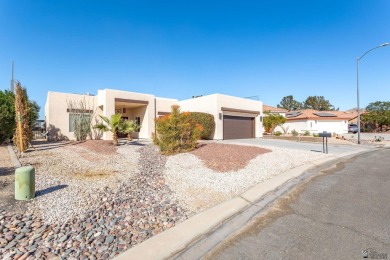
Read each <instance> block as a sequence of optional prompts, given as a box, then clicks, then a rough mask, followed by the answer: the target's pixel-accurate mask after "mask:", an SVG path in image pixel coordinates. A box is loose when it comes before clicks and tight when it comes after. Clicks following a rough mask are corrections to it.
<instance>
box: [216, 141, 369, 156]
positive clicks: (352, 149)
mask: <svg viewBox="0 0 390 260" xmlns="http://www.w3.org/2000/svg"><path fill="white" fill-rule="evenodd" d="M222 142H223V143H227V144H229V143H230V144H246V145H257V146H270V147H280V148H287V149H295V150H304V151H312V152H320V153H321V152H322V143H308V142H293V141H286V140H275V139H236V140H224V141H222ZM372 149H373V147H369V146H364V145H355V144H351V145H348V144H328V153H329V154H334V155H339V156H343V155H349V154H354V153H359V152H363V151H367V150H372Z"/></svg>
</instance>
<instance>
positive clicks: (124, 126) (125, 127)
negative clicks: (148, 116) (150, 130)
mask: <svg viewBox="0 0 390 260" xmlns="http://www.w3.org/2000/svg"><path fill="white" fill-rule="evenodd" d="M139 129H140V126H139V125H138V124H137V122H136V121H135V120H130V121H129V120H123V121H122V122H121V123H120V124H119V129H118V130H119V132H120V133H124V134H127V140H128V141H131V140H132V138H131V134H132V133H134V132H136V131H138V130H139Z"/></svg>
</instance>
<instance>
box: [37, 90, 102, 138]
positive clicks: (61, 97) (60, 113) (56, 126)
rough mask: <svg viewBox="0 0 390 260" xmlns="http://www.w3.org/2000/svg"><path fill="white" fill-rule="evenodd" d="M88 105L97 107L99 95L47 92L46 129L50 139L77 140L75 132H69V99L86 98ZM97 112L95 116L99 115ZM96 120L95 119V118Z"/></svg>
mask: <svg viewBox="0 0 390 260" xmlns="http://www.w3.org/2000/svg"><path fill="white" fill-rule="evenodd" d="M84 99H85V101H86V103H87V106H88V108H89V109H91V110H95V109H96V108H97V97H96V96H90V95H82V94H69V93H60V92H51V91H49V92H48V93H47V100H46V104H45V113H46V114H45V118H46V130H47V131H48V132H49V133H48V139H49V140H50V139H65V140H67V139H69V140H75V137H74V133H73V132H69V113H68V112H67V109H68V103H67V102H68V101H81V100H84ZM99 113H100V111H98V113H96V115H95V116H97V114H99ZM93 122H94V120H93Z"/></svg>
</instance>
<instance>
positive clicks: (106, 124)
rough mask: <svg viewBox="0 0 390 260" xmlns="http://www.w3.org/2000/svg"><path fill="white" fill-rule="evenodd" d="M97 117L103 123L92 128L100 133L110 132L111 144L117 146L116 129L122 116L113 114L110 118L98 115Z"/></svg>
mask: <svg viewBox="0 0 390 260" xmlns="http://www.w3.org/2000/svg"><path fill="white" fill-rule="evenodd" d="M99 117H100V118H101V119H102V120H103V122H100V123H98V124H96V125H94V128H96V129H99V130H100V131H102V132H111V133H112V143H113V144H114V145H118V129H119V127H120V125H121V122H122V115H121V114H114V115H111V117H110V118H108V117H105V116H102V115H99Z"/></svg>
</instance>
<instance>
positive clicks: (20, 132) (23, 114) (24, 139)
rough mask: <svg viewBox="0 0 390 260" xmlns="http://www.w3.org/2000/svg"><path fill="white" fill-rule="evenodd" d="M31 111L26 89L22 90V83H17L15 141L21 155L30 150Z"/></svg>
mask: <svg viewBox="0 0 390 260" xmlns="http://www.w3.org/2000/svg"><path fill="white" fill-rule="evenodd" d="M30 109H32V108H31V106H30V104H29V102H28V96H27V91H26V89H25V88H22V86H21V84H20V82H17V83H16V95H15V121H16V122H17V127H16V130H15V135H14V138H13V140H14V143H15V145H16V147H17V148H18V150H19V151H20V152H21V153H23V152H24V151H25V150H26V149H27V148H28V145H29V143H30V141H31V139H32V128H31V127H30V121H31V118H30V115H31V113H30Z"/></svg>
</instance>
